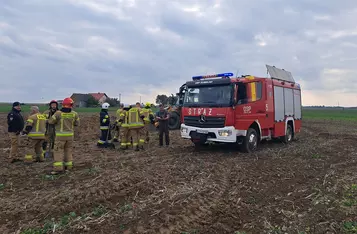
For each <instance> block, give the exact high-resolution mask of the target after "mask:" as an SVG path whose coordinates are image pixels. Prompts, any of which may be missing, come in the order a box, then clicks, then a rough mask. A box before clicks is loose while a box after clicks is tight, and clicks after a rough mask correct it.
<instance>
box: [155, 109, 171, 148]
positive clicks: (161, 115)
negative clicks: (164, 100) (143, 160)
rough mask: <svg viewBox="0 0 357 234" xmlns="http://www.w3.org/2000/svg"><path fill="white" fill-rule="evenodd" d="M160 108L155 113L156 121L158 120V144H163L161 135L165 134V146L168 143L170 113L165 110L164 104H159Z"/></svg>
mask: <svg viewBox="0 0 357 234" xmlns="http://www.w3.org/2000/svg"><path fill="white" fill-rule="evenodd" d="M159 107H160V110H159V111H158V112H157V113H156V121H158V122H159V146H160V147H161V146H163V143H164V142H163V140H164V139H163V135H164V134H165V143H166V146H169V144H170V136H169V118H170V114H169V112H167V110H165V108H164V105H163V104H160V105H159Z"/></svg>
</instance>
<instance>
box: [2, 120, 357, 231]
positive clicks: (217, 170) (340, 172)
mask: <svg viewBox="0 0 357 234" xmlns="http://www.w3.org/2000/svg"><path fill="white" fill-rule="evenodd" d="M2 117H5V116H4V115H3V116H2ZM81 121H82V128H81V130H80V132H79V134H78V135H77V137H76V141H75V148H74V163H75V168H74V170H73V171H71V172H68V173H66V174H64V175H61V176H47V175H46V171H47V170H48V169H50V168H51V161H48V162H44V163H35V164H33V165H30V166H26V165H23V164H16V165H14V164H11V165H10V164H8V163H7V161H6V157H7V154H8V151H9V139H8V137H7V128H6V125H5V124H3V125H2V126H0V134H1V138H0V153H1V157H0V160H1V161H0V163H1V170H0V233H28V234H30V233H41V231H42V233H46V232H47V233H52V232H53V231H54V232H55V233H106V234H108V233H125V234H128V233H155V234H157V233H196V234H197V233H205V234H207V233H220V234H223V233H232V234H233V233H301V234H302V233H356V232H357V209H356V205H357V185H356V183H357V173H356V168H357V161H356V159H357V133H356V127H357V122H346V121H343V122H342V121H341V122H339V121H323V120H313V121H312V120H306V121H304V122H303V131H302V133H301V134H299V135H298V136H297V137H296V140H295V141H294V142H293V143H291V144H289V145H284V144H283V143H280V142H263V143H262V144H261V147H260V150H259V151H258V152H257V153H255V154H250V155H249V154H243V153H240V152H239V151H237V150H236V149H234V148H233V147H227V146H222V145H219V146H210V147H207V148H205V149H199V150H198V149H195V148H194V147H193V145H192V143H191V142H189V141H187V140H183V139H181V138H180V136H179V132H178V131H171V132H170V137H171V141H172V144H171V146H170V147H169V148H158V147H157V145H158V136H157V133H156V132H155V131H154V132H152V135H151V140H152V141H151V143H150V144H149V145H148V146H147V148H146V149H145V150H144V151H140V152H134V151H133V150H128V151H122V150H119V149H115V150H110V149H98V148H97V147H96V145H95V144H96V141H97V139H98V134H99V132H98V131H99V130H98V126H97V125H98V124H97V123H98V119H97V115H90V114H82V116H81ZM2 122H3V123H5V121H2ZM22 150H24V149H22ZM26 230H27V231H26ZM25 231H26V232H25ZM36 231H37V232H36Z"/></svg>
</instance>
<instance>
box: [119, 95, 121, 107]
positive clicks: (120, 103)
mask: <svg viewBox="0 0 357 234" xmlns="http://www.w3.org/2000/svg"><path fill="white" fill-rule="evenodd" d="M119 103H120V104H121V93H119Z"/></svg>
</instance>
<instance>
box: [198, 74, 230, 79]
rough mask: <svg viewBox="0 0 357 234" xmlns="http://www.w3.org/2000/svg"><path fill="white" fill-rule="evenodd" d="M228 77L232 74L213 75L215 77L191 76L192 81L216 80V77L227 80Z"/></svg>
mask: <svg viewBox="0 0 357 234" xmlns="http://www.w3.org/2000/svg"><path fill="white" fill-rule="evenodd" d="M230 76H233V73H220V74H215V75H206V76H193V77H192V80H201V79H206V78H216V77H224V78H229V77H230Z"/></svg>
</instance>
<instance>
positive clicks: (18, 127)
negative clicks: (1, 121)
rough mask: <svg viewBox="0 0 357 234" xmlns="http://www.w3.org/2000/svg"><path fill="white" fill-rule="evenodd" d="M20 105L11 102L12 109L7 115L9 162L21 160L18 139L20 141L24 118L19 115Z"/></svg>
mask: <svg viewBox="0 0 357 234" xmlns="http://www.w3.org/2000/svg"><path fill="white" fill-rule="evenodd" d="M20 112H21V105H20V102H14V103H13V104H12V110H11V111H10V112H9V114H8V115H7V125H8V130H7V131H8V133H9V137H10V141H11V150H10V155H9V162H10V163H14V162H19V161H23V160H22V159H21V158H20V157H19V152H18V151H19V143H20V142H19V141H20V133H21V131H22V130H23V129H24V126H25V122H24V118H23V117H22V115H21V113H20Z"/></svg>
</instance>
